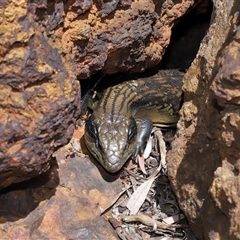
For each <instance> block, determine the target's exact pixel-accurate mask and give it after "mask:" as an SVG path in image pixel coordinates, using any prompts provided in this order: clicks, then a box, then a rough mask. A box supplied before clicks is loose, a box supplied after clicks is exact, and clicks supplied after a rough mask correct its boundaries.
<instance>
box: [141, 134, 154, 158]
mask: <svg viewBox="0 0 240 240" xmlns="http://www.w3.org/2000/svg"><path fill="white" fill-rule="evenodd" d="M152 139H153V137H152V136H150V137H149V138H148V141H147V145H146V148H145V150H144V153H143V157H144V159H146V158H148V157H149V156H150V153H151V151H152Z"/></svg>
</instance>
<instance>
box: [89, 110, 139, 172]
mask: <svg viewBox="0 0 240 240" xmlns="http://www.w3.org/2000/svg"><path fill="white" fill-rule="evenodd" d="M136 136H137V125H136V122H135V120H134V119H133V118H132V117H126V116H116V117H115V116H106V115H104V116H101V115H99V114H94V113H93V114H92V115H91V116H90V117H89V118H88V120H87V121H86V127H85V142H86V145H87V148H88V149H89V151H90V152H91V154H92V155H93V156H94V157H95V158H96V159H97V160H98V161H99V163H100V164H101V165H102V166H103V167H104V168H105V169H106V170H107V171H108V172H111V173H115V172H117V171H119V170H120V169H121V168H122V167H123V165H124V164H125V163H126V161H127V160H128V159H129V158H130V157H131V155H132V154H133V152H134V150H135V148H136Z"/></svg>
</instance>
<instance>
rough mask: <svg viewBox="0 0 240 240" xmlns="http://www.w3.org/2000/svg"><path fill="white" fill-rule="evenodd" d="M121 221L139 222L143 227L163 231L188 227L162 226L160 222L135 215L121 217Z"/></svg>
mask: <svg viewBox="0 0 240 240" xmlns="http://www.w3.org/2000/svg"><path fill="white" fill-rule="evenodd" d="M121 220H123V221H124V222H127V223H130V222H140V223H142V224H144V225H147V226H150V227H155V226H157V228H158V229H163V230H172V231H175V228H182V227H189V225H186V224H184V225H183V224H172V225H169V224H164V223H162V222H159V221H157V220H155V219H153V218H150V217H148V216H146V215H143V214H137V215H130V216H122V217H121Z"/></svg>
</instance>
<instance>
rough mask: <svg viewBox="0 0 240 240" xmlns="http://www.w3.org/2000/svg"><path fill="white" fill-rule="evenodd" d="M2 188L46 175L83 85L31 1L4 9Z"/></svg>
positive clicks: (0, 47)
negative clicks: (47, 33) (50, 40)
mask: <svg viewBox="0 0 240 240" xmlns="http://www.w3.org/2000/svg"><path fill="white" fill-rule="evenodd" d="M0 13H1V17H0V86H1V87H0V149H1V151H0V188H2V187H6V186H8V185H10V184H11V183H16V182H20V181H23V180H26V179H29V178H31V177H34V176H36V175H38V174H40V173H41V172H44V171H46V170H47V169H48V167H49V164H48V161H49V157H50V156H51V154H52V153H53V152H54V151H55V150H56V149H57V148H58V147H60V146H61V145H64V144H66V143H67V142H68V140H69V139H70V138H71V135H72V133H73V130H74V118H75V117H76V114H77V112H78V109H79V104H80V103H79V96H80V94H79V91H80V90H79V83H78V82H76V81H74V78H73V77H72V76H71V75H70V74H69V73H68V72H67V70H66V68H65V66H64V64H63V63H62V60H61V56H60V54H59V52H58V50H57V49H55V48H54V47H52V46H51V45H50V44H49V43H48V41H47V40H46V38H45V37H44V35H43V34H42V33H41V32H40V31H38V28H36V25H35V23H34V15H33V14H31V13H30V12H28V6H27V1H11V2H8V1H1V7H0Z"/></svg>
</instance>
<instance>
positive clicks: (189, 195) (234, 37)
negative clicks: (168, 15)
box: [168, 0, 240, 240]
mask: <svg viewBox="0 0 240 240" xmlns="http://www.w3.org/2000/svg"><path fill="white" fill-rule="evenodd" d="M213 2H214V13H213V16H212V21H211V26H210V28H209V30H208V33H207V35H206V36H205V38H204V40H203V41H202V44H201V47H200V49H199V52H198V54H197V57H196V59H195V60H194V62H193V63H192V66H191V67H190V69H189V70H188V72H187V74H186V75H185V78H184V92H185V94H184V97H185V103H184V105H183V108H182V110H181V120H180V122H179V124H178V127H179V130H178V133H177V137H176V140H175V141H174V142H173V145H172V151H171V152H169V154H168V164H169V176H170V179H171V181H172V185H173V187H174V190H175V192H176V195H177V197H178V199H179V204H180V206H181V208H182V210H183V211H184V212H185V213H186V214H187V217H188V219H189V221H190V223H191V227H192V230H193V231H194V233H195V235H196V236H197V238H198V239H212V240H216V239H224V240H225V239H231V240H234V239H240V167H239V166H240V151H239V150H240V145H239V141H240V67H239V61H240V58H239V56H240V55H239V50H240V41H239V40H240V22H239V10H240V9H239V2H238V1H234V0H232V1H220V0H215V1H213Z"/></svg>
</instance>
